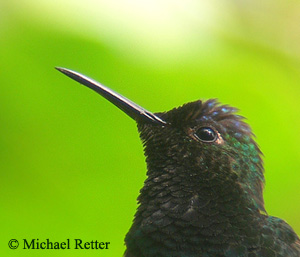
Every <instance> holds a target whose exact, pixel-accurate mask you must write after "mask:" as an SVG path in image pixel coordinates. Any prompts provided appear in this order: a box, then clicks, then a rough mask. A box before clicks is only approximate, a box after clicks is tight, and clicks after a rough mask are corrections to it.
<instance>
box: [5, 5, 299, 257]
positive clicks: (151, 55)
mask: <svg viewBox="0 0 300 257" xmlns="http://www.w3.org/2000/svg"><path fill="white" fill-rule="evenodd" d="M50 2H51V4H49V3H50ZM81 2H82V1H81ZM126 2H128V5H127V4H126ZM142 2H143V1H142ZM258 2H259V1H257V3H258ZM73 3H74V5H75V6H76V8H73V9H72V8H67V7H68V6H69V7H70V6H71V5H72V1H70V2H68V1H60V2H58V1H57V2H56V1H48V2H47V1H36V3H35V1H29V0H28V1H25V0H24V1H15V0H12V1H5V0H0V60H1V61H0V77H1V87H0V90H1V91H0V110H1V115H0V119H1V126H0V158H1V162H0V176H1V177H0V181H1V182H0V183H1V185H0V195H1V212H0V220H1V236H0V242H1V246H0V255H1V256H31V257H32V256H33V257H34V256H83V255H85V256H121V255H122V253H123V251H124V249H125V248H124V246H123V239H124V236H125V234H126V232H127V231H128V229H129V227H130V225H131V222H132V219H133V215H134V213H135V209H136V206H137V205H136V200H135V199H136V198H137V195H138V192H139V189H140V188H141V187H142V185H143V180H144V179H145V172H146V166H145V162H144V157H143V149H142V145H141V143H140V141H139V138H138V133H137V130H136V126H135V123H134V122H133V121H132V120H131V119H129V118H128V117H126V115H124V114H123V113H122V112H120V111H119V110H117V108H115V107H114V106H113V105H111V104H110V103H108V102H107V101H105V100H104V99H102V98H101V97H100V96H98V95H97V94H95V93H94V92H92V91H91V90H88V89H87V88H84V87H82V86H80V85H79V84H77V83H75V82H74V81H72V80H70V79H68V78H67V77H65V76H63V75H62V74H60V73H58V72H57V71H56V70H54V66H63V67H67V68H71V69H74V70H77V71H79V72H82V73H84V74H86V75H89V76H91V77H93V78H94V79H96V80H98V81H101V82H102V83H103V84H105V85H107V86H109V87H111V88H113V89H115V90H116V91H117V92H120V93H121V94H124V95H125V96H127V97H128V98H130V99H132V100H133V101H136V102H137V103H138V104H140V105H142V106H143V107H145V108H146V109H149V110H151V111H153V112H155V111H163V110H168V109H171V108H173V107H175V106H179V105H181V104H183V103H185V102H189V101H193V100H196V99H199V98H204V99H207V98H219V99H220V101H221V102H223V103H227V104H230V105H233V106H236V107H238V108H239V109H241V114H242V115H244V116H246V117H247V118H248V121H249V123H250V124H251V126H252V128H253V130H254V133H255V134H256V136H257V141H258V143H259V145H260V146H261V149H262V151H263V152H264V154H265V168H266V181H267V185H266V189H265V202H266V208H267V210H268V212H269V214H270V215H274V216H278V217H281V218H283V219H285V220H286V221H287V222H288V223H289V224H290V225H291V226H292V227H293V228H294V229H295V230H296V232H297V233H298V234H299V233H300V219H299V213H300V201H299V199H300V193H299V192H300V191H299V186H300V158H299V157H300V155H299V152H300V151H299V150H300V135H299V133H298V131H300V115H299V112H300V102H299V99H300V87H299V85H300V76H299V75H300V73H299V71H300V62H299V61H300V59H299V56H300V55H299V53H300V50H299V49H300V48H299V47H298V46H299V45H300V38H299V36H298V37H297V36H296V34H297V30H298V28H299V22H300V20H297V19H296V17H298V16H297V10H299V4H298V5H297V4H296V3H294V2H293V1H287V2H286V3H285V4H284V3H282V2H281V1H274V2H273V3H272V4H271V3H269V5H268V4H266V3H265V4H264V5H261V6H260V5H255V3H256V2H255V1H254V2H253V5H251V6H246V5H245V6H243V5H237V4H234V3H235V2H234V1H232V2H230V1H228V4H226V1H221V2H220V4H219V3H217V2H216V3H215V2H214V1H212V3H211V4H209V5H203V6H202V5H201V4H199V3H198V2H197V1H192V0H190V1H187V2H186V4H179V3H180V1H178V2H177V1H175V2H174V3H176V4H172V1H161V4H160V2H158V1H154V2H153V3H152V4H151V5H149V3H148V4H146V2H144V4H143V3H138V1H119V2H118V1H116V2H115V5H116V7H114V8H113V7H112V4H111V3H110V2H109V1H107V2H106V1H99V2H98V1H91V0H90V1H86V6H85V7H86V8H83V7H82V6H81V5H80V4H79V1H74V2H73ZM129 3H130V4H129ZM245 4H246V3H245ZM81 7H82V8H81ZM296 7H298V9H297V8H296ZM219 8H222V9H219ZM268 8H269V9H268ZM80 11H83V12H84V15H83V13H80ZM179 11H180V12H179ZM97 12H99V17H98V16H97ZM263 13H267V14H265V15H263ZM298 14H299V11H298ZM89 25H90V26H89ZM298 32H299V31H298ZM297 42H298V43H299V44H297ZM12 238H16V239H18V240H20V241H21V240H22V239H23V238H26V239H34V238H39V239H40V241H42V240H45V239H46V238H50V239H51V240H52V241H63V240H66V238H70V239H71V240H72V239H74V238H80V239H83V240H87V241H91V240H96V239H97V240H99V241H110V242H111V245H110V250H106V251H104V250H103V251H101V252H100V253H99V251H96V250H58V251H54V250H53V251H51V250H44V251H42V250H36V251H34V250H22V249H17V250H10V249H9V248H8V246H7V243H8V241H9V240H10V239H12Z"/></svg>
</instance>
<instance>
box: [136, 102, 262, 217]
mask: <svg viewBox="0 0 300 257" xmlns="http://www.w3.org/2000/svg"><path fill="white" fill-rule="evenodd" d="M237 111H238V110H237V109H236V108H234V107H231V106H228V105H221V104H220V103H219V102H218V101H217V100H216V99H211V100H207V101H200V100H199V101H195V102H191V103H187V104H184V105H182V106H181V107H178V108H174V109H172V110H170V111H168V112H161V113H155V115H156V116H158V117H160V119H162V120H164V121H165V122H166V124H167V125H166V126H158V125H157V124H151V123H144V122H138V129H139V132H140V135H141V139H142V141H143V142H144V148H145V155H146V157H147V159H146V160H147V164H148V172H149V171H152V170H155V169H156V168H157V167H160V168H163V169H165V170H168V171H169V170H172V169H175V167H181V169H182V170H184V172H185V174H186V176H191V177H194V178H197V177H200V178H201V179H205V180H211V179H212V178H214V179H216V180H218V179H219V180H227V179H228V180H234V181H235V183H236V184H238V186H239V187H241V188H242V189H243V192H245V194H247V195H248V197H249V199H252V200H253V201H254V204H255V206H256V207H257V208H258V209H259V210H261V211H263V212H265V209H264V202H263V196H262V191H263V186H264V175H263V161H262V153H261V151H260V149H259V147H258V145H257V144H256V142H255V141H254V135H253V133H252V131H251V129H250V126H249V125H248V124H247V123H245V122H244V117H242V116H240V115H238V114H237Z"/></svg>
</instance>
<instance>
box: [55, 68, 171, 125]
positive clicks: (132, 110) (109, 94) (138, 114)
mask: <svg viewBox="0 0 300 257" xmlns="http://www.w3.org/2000/svg"><path fill="white" fill-rule="evenodd" d="M56 69H57V70H59V71H60V72H62V73H63V74H65V75H67V76H68V77H70V78H72V79H74V80H76V81H77V82H79V83H81V84H82V85H85V86H87V87H89V88H91V89H93V90H94V91H96V92H97V93H98V94H100V95H102V96H103V97H104V98H106V99H107V100H108V101H110V102H111V103H113V104H114V105H115V106H117V107H118V108H119V109H121V110H122V111H123V112H125V113H126V114H127V115H128V116H130V117H131V118H132V119H134V120H135V121H139V120H141V119H142V120H144V121H148V122H151V123H156V124H158V125H162V126H164V125H166V124H167V123H166V122H165V121H164V120H162V119H161V118H159V117H158V116H156V115H155V114H153V113H152V112H149V111H147V110H145V109H144V108H142V107H140V106H139V105H137V104H135V103H134V102H132V101H130V100H129V99H127V98H126V97H124V96H122V95H120V94H118V93H116V92H114V91H113V90H111V89H109V88H108V87H105V86H103V85H101V84H100V83H98V82H97V81H95V80H93V79H90V78H89V77H86V76H84V75H82V74H80V73H78V72H76V71H72V70H69V69H65V68H58V67H56Z"/></svg>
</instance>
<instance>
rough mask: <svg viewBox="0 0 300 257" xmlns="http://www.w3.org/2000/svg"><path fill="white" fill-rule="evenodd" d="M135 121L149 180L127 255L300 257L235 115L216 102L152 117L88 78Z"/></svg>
mask: <svg viewBox="0 0 300 257" xmlns="http://www.w3.org/2000/svg"><path fill="white" fill-rule="evenodd" d="M59 70H60V71H61V72H63V73H64V74H66V75H68V76H69V77H71V78H73V79H75V80H77V81H78V82H80V83H82V84H84V85H86V86H88V87H90V88H92V89H94V90H95V91H97V92H98V93H99V94H101V95H103V96H104V97H105V98H107V99H108V100H109V101H111V102H113V103H114V104H115V105H117V106H118V107H119V108H121V109H122V110H123V111H124V112H126V113H127V114H128V115H129V116H131V117H132V118H133V119H135V120H136V122H137V125H138V130H139V132H140V137H141V139H142V141H143V144H144V150H145V156H146V162H147V169H148V171H147V179H146V181H145V184H144V187H143V188H142V189H141V192H140V196H139V197H138V201H139V207H138V210H137V213H136V215H135V219H134V222H133V225H132V227H131V228H130V230H129V232H128V234H127V235H126V238H125V243H126V246H127V250H126V252H125V254H124V256H125V257H273V256H274V257H275V256H276V257H300V241H299V238H298V236H297V235H296V234H295V232H294V231H293V229H292V228H291V227H290V226H289V225H288V224H287V223H285V222H284V221H283V220H281V219H279V218H275V217H272V216H268V214H267V213H266V210H265V207H264V200H263V194H262V193H263V185H264V175H263V162H262V158H261V157H262V153H261V151H260V150H259V147H258V146H257V144H256V143H255V141H254V138H253V134H252V132H251V129H250V127H249V125H247V124H246V123H245V122H244V121H243V117H241V116H239V115H237V114H236V112H237V109H235V108H233V107H230V106H227V105H220V104H219V103H218V102H217V101H216V100H208V101H205V102H202V101H196V102H192V103H188V104H185V105H183V106H181V107H179V108H175V109H173V110H171V111H168V112H163V113H156V114H153V113H150V112H148V111H146V110H145V109H143V108H141V107H139V106H138V105H136V104H134V103H132V102H131V101H129V100H128V99H126V98H124V97H122V96H120V95H118V94H117V93H115V92H112V91H111V90H110V89H108V88H106V87H104V86H102V85H101V84H99V83H97V82H95V81H92V80H90V79H89V78H87V77H85V76H83V75H81V74H79V73H76V72H73V71H70V70H66V69H63V68H59Z"/></svg>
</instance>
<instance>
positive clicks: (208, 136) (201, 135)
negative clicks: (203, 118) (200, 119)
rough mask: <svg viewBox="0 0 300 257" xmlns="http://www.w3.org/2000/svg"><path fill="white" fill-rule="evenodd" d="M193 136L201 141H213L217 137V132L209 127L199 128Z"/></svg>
mask: <svg viewBox="0 0 300 257" xmlns="http://www.w3.org/2000/svg"><path fill="white" fill-rule="evenodd" d="M195 136H196V137H197V138H198V139H199V140H201V141H203V142H214V141H215V140H216V139H217V133H216V132H215V131H214V130H213V129H212V128H209V127H202V128H199V129H198V130H197V131H196V133H195Z"/></svg>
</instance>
